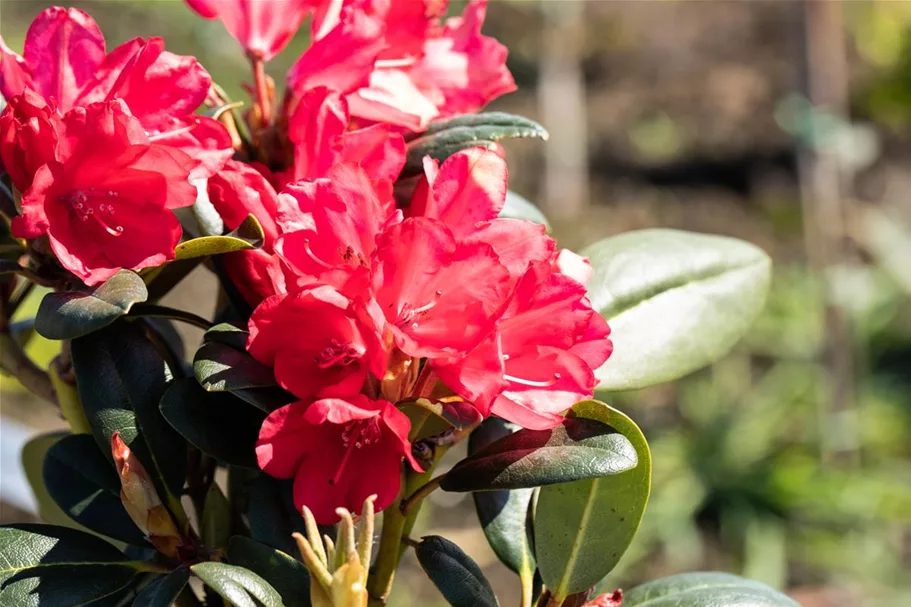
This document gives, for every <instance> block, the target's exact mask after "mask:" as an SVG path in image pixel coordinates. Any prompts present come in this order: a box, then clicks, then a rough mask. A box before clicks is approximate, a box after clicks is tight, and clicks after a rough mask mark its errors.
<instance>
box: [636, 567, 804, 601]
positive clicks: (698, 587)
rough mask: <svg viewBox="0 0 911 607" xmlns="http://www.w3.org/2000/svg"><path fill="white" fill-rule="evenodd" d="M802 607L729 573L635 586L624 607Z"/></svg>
mask: <svg viewBox="0 0 911 607" xmlns="http://www.w3.org/2000/svg"><path fill="white" fill-rule="evenodd" d="M646 605H647V606H648V607H799V605H798V603H797V602H796V601H794V600H793V599H791V598H790V597H787V596H785V595H783V594H781V593H780V592H778V591H777V590H775V589H773V588H772V587H771V586H766V585H765V584H761V583H759V582H754V581H752V580H747V579H744V578H742V577H738V576H736V575H731V574H730V573H719V572H696V573H682V574H679V575H672V576H670V577H666V578H661V579H658V580H653V581H651V582H648V583H645V584H642V585H641V586H636V587H635V588H633V589H631V590H628V591H626V592H625V593H624V595H623V607H645V606H646Z"/></svg>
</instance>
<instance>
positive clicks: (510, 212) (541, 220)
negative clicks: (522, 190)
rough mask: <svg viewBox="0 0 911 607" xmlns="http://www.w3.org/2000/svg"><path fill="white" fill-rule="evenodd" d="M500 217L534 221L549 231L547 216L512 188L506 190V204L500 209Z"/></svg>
mask: <svg viewBox="0 0 911 607" xmlns="http://www.w3.org/2000/svg"><path fill="white" fill-rule="evenodd" d="M500 217H505V218H507V219H524V220H526V221H531V222H534V223H538V224H541V225H542V226H544V227H545V228H547V231H548V232H549V231H550V223H548V222H547V217H545V216H544V213H542V212H541V210H540V209H539V208H538V207H536V206H535V205H534V204H532V203H531V202H529V201H528V200H526V199H525V198H523V197H522V196H519V195H518V194H516V193H515V192H513V191H512V190H509V191H507V192H506V206H504V207H503V210H502V211H500Z"/></svg>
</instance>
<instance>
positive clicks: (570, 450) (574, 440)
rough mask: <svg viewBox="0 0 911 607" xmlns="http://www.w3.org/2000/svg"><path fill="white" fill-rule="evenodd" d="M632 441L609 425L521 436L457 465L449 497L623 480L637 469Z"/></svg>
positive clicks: (575, 424) (588, 422)
mask: <svg viewBox="0 0 911 607" xmlns="http://www.w3.org/2000/svg"><path fill="white" fill-rule="evenodd" d="M636 461H637V460H636V450H635V449H634V448H633V446H632V444H631V443H630V441H629V439H627V438H626V437H625V436H623V435H622V434H620V433H619V432H618V431H617V430H615V429H613V428H611V427H610V426H608V425H607V424H605V423H602V422H600V421H596V420H592V419H566V420H564V421H563V423H562V424H560V425H559V426H557V427H556V428H553V429H552V430H520V431H519V432H516V433H515V434H510V435H509V436H506V437H504V438H502V439H500V440H498V441H496V442H495V443H493V444H491V445H489V446H488V447H487V448H485V449H481V450H480V451H478V452H477V453H475V454H474V455H472V456H470V457H467V458H465V459H463V460H462V461H460V462H459V463H457V464H456V465H455V466H454V467H453V468H452V470H450V471H449V472H448V473H446V476H444V477H443V481H442V483H441V485H440V487H442V488H443V489H444V490H445V491H491V490H494V489H524V488H527V487H539V486H542V485H551V484H554V483H568V482H570V481H577V480H580V479H589V478H597V477H601V476H605V475H610V474H619V473H621V472H623V471H625V470H629V469H631V468H634V467H635V466H636Z"/></svg>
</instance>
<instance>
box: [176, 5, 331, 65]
mask: <svg viewBox="0 0 911 607" xmlns="http://www.w3.org/2000/svg"><path fill="white" fill-rule="evenodd" d="M187 4H189V5H190V8H192V9H193V10H194V11H196V12H197V13H199V14H200V15H201V16H203V17H205V18H206V19H215V18H219V19H221V20H222V23H224V24H225V28H226V29H227V30H228V33H230V34H231V35H232V36H234V39H235V40H237V41H238V42H240V45H241V46H242V47H243V48H244V50H245V51H247V54H248V55H250V56H252V57H255V58H257V59H261V60H263V61H269V60H270V59H272V58H273V57H275V56H276V55H277V54H279V53H280V52H281V50H282V49H283V48H285V46H286V45H287V44H288V43H289V42H290V41H291V39H292V38H293V37H294V34H295V33H297V30H298V28H299V27H300V25H301V23H302V22H303V21H304V19H305V18H306V17H307V15H308V14H309V13H310V11H312V10H313V8H314V7H315V5H318V4H320V0H187Z"/></svg>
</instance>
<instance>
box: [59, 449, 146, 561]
mask: <svg viewBox="0 0 911 607" xmlns="http://www.w3.org/2000/svg"><path fill="white" fill-rule="evenodd" d="M43 478H44V485H45V486H46V487H47V490H48V492H49V493H50V495H51V497H52V498H53V499H54V501H55V502H57V504H58V505H59V506H60V507H61V508H62V509H63V511H64V512H66V514H67V515H68V516H69V517H70V518H72V519H73V520H74V521H76V522H78V523H79V524H81V525H84V526H85V527H87V528H89V529H91V530H92V531H96V532H98V533H101V534H103V535H106V536H108V537H111V538H114V539H117V540H120V541H123V542H126V543H128V544H133V545H136V546H148V543H147V542H146V539H145V536H144V535H143V534H142V532H141V531H140V530H139V528H138V527H136V525H135V523H133V520H132V519H131V518H130V516H129V515H128V514H127V512H126V510H125V509H124V507H123V502H121V501H120V480H119V479H118V478H117V471H116V470H115V469H114V467H113V465H112V464H111V462H110V461H108V459H107V458H106V457H105V456H104V454H103V453H102V452H101V451H100V450H99V449H98V444H97V443H96V442H95V439H94V438H93V437H92V436H90V435H88V434H73V435H70V436H65V437H63V438H62V439H60V441H58V442H57V443H56V444H55V445H54V446H53V447H51V448H50V449H49V450H48V452H47V457H46V458H45V459H44V472H43Z"/></svg>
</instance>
